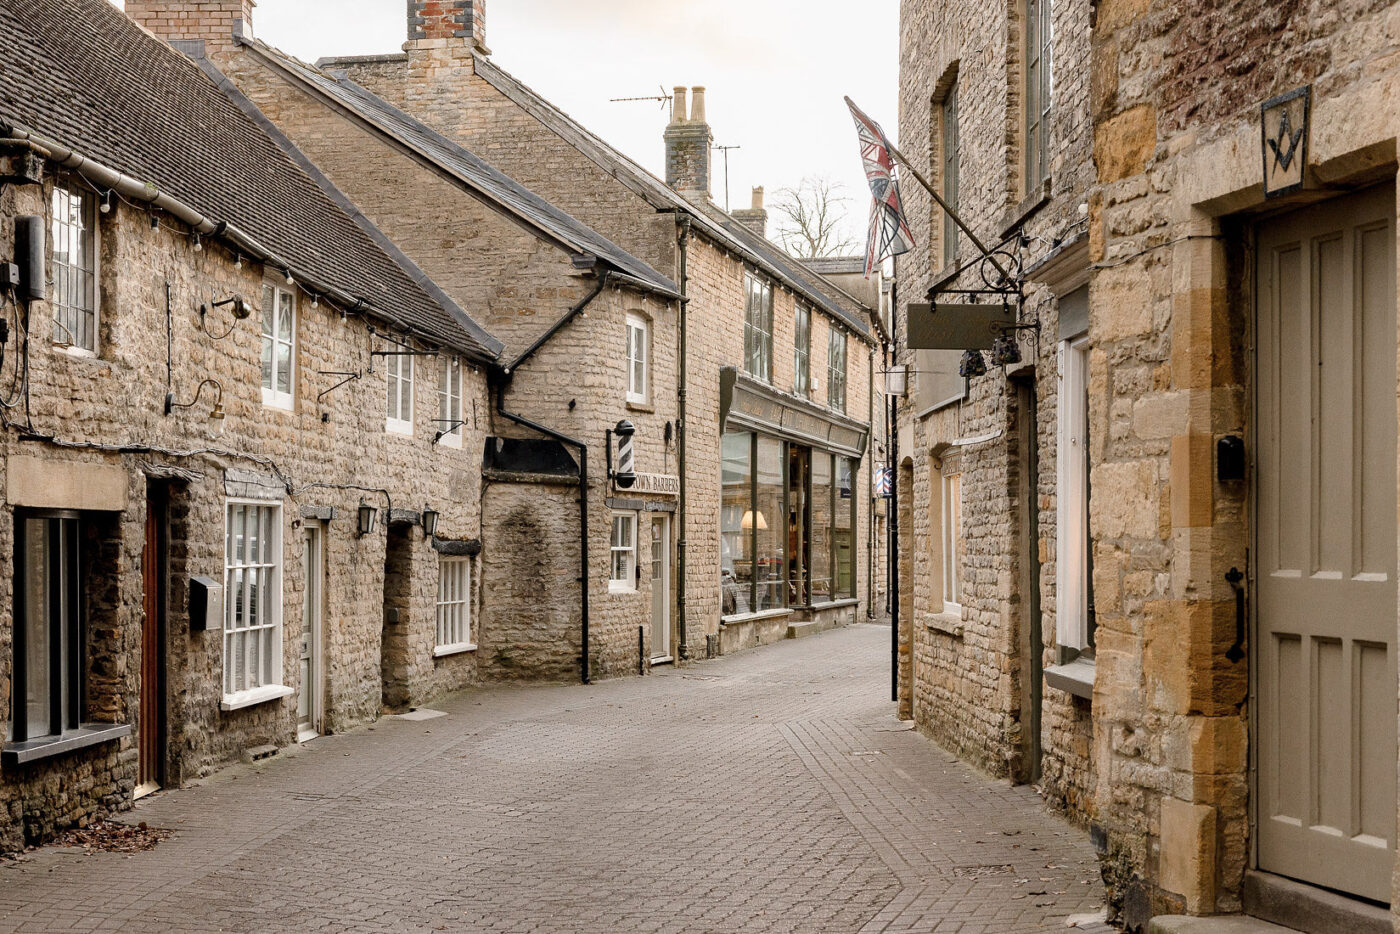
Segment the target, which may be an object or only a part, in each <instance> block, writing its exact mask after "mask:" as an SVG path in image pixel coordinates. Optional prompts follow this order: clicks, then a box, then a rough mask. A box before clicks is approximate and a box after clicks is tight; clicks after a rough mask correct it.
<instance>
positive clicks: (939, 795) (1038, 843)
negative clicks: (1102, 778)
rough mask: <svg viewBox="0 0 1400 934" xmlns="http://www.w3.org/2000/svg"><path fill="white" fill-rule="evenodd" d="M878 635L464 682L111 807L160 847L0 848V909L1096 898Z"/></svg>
mask: <svg viewBox="0 0 1400 934" xmlns="http://www.w3.org/2000/svg"><path fill="white" fill-rule="evenodd" d="M888 640H889V629H888V628H887V627H882V626H865V625H863V626H857V627H852V628H848V629H844V630H838V631H834V632H831V633H827V634H823V635H820V636H816V637H813V638H808V639H802V640H798V641H796V642H786V643H782V644H779V645H776V646H772V647H768V648H763V649H758V650H754V651H750V652H745V653H741V654H739V655H734V656H729V657H726V658H723V659H719V660H716V661H711V662H704V663H701V664H697V665H693V666H691V667H688V668H685V669H681V670H673V669H669V668H667V669H660V670H657V671H656V672H655V673H654V674H653V675H651V676H650V677H647V678H634V679H624V680H616V681H609V682H605V683H602V684H596V685H593V686H588V687H585V686H550V687H491V688H485V689H480V690H473V691H468V692H466V693H462V694H459V695H456V696H454V697H452V698H451V699H450V700H447V701H445V702H444V703H442V704H440V705H438V709H440V710H442V711H445V713H446V716H436V717H431V718H429V719H403V718H393V719H385V720H381V721H380V722H379V723H377V724H376V725H375V726H373V727H370V728H366V729H361V730H358V731H355V732H352V733H349V734H345V735H340V736H331V737H323V738H320V739H317V740H315V741H314V742H312V743H311V744H309V745H308V746H305V747H302V748H300V749H291V750H283V751H282V752H281V753H280V754H279V755H277V756H275V757H273V758H271V759H267V760H264V761H262V762H259V763H257V764H256V765H254V766H240V767H236V768H233V769H230V770H227V771H226V772H224V773H221V774H218V775H216V776H215V777H213V778H212V779H210V780H208V781H206V782H203V783H200V784H199V785H197V786H194V787H190V788H187V789H184V790H180V791H173V792H167V793H162V794H157V795H155V796H152V797H150V798H147V799H145V800H143V801H142V802H141V803H140V805H139V806H138V807H137V808H136V809H135V810H134V811H133V812H131V813H129V814H126V815H123V820H125V821H127V822H133V823H134V822H136V821H146V822H148V823H149V824H150V825H151V826H153V827H161V828H170V829H173V830H174V831H176V832H175V834H174V835H173V836H172V837H171V838H170V839H168V840H167V841H165V842H164V843H161V844H160V845H159V846H157V847H156V848H155V849H154V850H152V851H149V852H145V853H137V854H133V855H129V856H128V855H117V854H109V853H93V854H85V853H84V852H83V851H82V850H80V849H70V848H60V847H48V848H45V849H43V850H40V851H38V852H35V853H32V854H30V856H29V858H27V859H25V860H23V861H20V862H17V863H0V931H90V930H103V931H107V930H113V931H115V930H122V931H363V932H377V931H424V930H456V931H541V932H543V931H549V932H584V931H606V932H623V931H646V932H661V931H688V932H698V931H715V932H724V931H774V932H777V931H803V932H806V931H811V932H837V931H850V932H857V931H928V932H935V931H936V932H945V931H946V932H953V931H956V932H959V934H1015V932H1023V931H1026V932H1028V931H1043V930H1055V929H1059V930H1065V929H1066V919H1067V918H1069V917H1070V916H1071V915H1074V914H1077V913H1084V912H1091V911H1093V910H1095V909H1096V908H1097V907H1098V906H1099V905H1101V903H1102V902H1101V895H1102V889H1101V886H1100V883H1099V880H1098V873H1097V870H1096V867H1095V861H1094V858H1093V853H1092V851H1091V849H1090V846H1089V842H1088V838H1087V834H1085V833H1083V832H1080V831H1078V830H1075V829H1073V828H1071V827H1069V826H1068V825H1066V824H1064V823H1062V822H1060V821H1059V820H1057V819H1055V818H1054V817H1051V816H1049V815H1047V814H1046V813H1045V811H1044V810H1043V808H1042V806H1041V802H1040V799H1039V798H1038V797H1037V796H1036V794H1035V793H1034V792H1033V791H1032V790H1031V789H1029V788H1013V787H1010V786H1008V785H1007V784H1005V783H1004V782H997V781H991V780H988V779H986V778H984V777H982V776H980V775H978V774H976V773H974V772H972V771H970V770H969V769H967V768H966V767H964V766H962V765H960V764H959V763H957V762H956V760H954V759H953V758H952V757H951V756H950V755H949V754H947V753H945V752H943V751H942V750H940V749H939V748H938V747H937V746H935V745H933V744H931V743H930V742H928V741H927V740H925V739H923V738H922V737H920V736H918V735H917V734H915V733H913V732H910V731H909V730H908V729H907V726H906V725H905V724H901V723H899V722H898V721H897V720H895V719H894V716H893V710H894V707H893V704H891V703H890V702H889V701H888V700H887V697H888V669H887V667H886V666H887V665H888V653H887V647H888V644H889V643H888ZM837 660H839V662H840V663H839V664H836V662H837ZM426 713H428V712H426V711H419V712H418V714H417V715H423V714H426ZM1081 930H1088V931H1099V932H1106V931H1108V930H1109V929H1108V928H1107V927H1105V926H1103V925H1099V924H1093V923H1087V924H1086V925H1085V926H1084V927H1083V928H1081Z"/></svg>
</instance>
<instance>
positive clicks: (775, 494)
mask: <svg viewBox="0 0 1400 934" xmlns="http://www.w3.org/2000/svg"><path fill="white" fill-rule="evenodd" d="M755 453H756V464H757V470H756V471H755V476H754V501H753V507H752V509H751V510H750V515H749V525H750V526H751V527H752V531H753V536H754V556H755V561H754V574H753V577H754V609H755V610H758V611H762V610H774V609H778V608H780V607H784V606H787V583H786V577H787V561H786V560H785V557H784V551H785V545H786V544H787V543H786V542H785V541H784V536H783V527H782V521H781V517H782V515H783V497H784V494H785V492H786V489H785V488H786V485H787V477H786V474H785V472H784V468H785V467H786V464H785V459H786V457H787V452H786V451H785V450H784V446H783V442H781V441H779V440H778V439H777V438H769V437H765V436H763V435H759V436H758V438H757V447H756V452H755ZM741 524H742V523H741Z"/></svg>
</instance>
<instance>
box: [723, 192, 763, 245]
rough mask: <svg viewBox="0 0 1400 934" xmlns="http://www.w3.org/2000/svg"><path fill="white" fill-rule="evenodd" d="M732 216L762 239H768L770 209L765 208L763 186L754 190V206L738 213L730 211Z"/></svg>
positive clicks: (741, 209)
mask: <svg viewBox="0 0 1400 934" xmlns="http://www.w3.org/2000/svg"><path fill="white" fill-rule="evenodd" d="M729 213H730V215H731V216H732V217H733V218H734V219H735V220H736V221H738V222H739V223H741V224H743V225H744V226H745V227H747V228H749V230H752V231H753V232H754V233H756V234H758V235H759V236H760V237H763V238H765V239H767V237H768V209H767V208H765V207H764V206H763V186H762V185H759V186H758V187H757V188H755V189H754V190H753V206H752V207H749V208H740V209H739V210H737V211H730V212H729Z"/></svg>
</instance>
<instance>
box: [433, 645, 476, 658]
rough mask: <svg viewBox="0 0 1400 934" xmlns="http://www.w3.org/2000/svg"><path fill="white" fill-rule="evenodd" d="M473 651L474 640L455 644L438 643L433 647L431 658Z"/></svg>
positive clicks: (474, 647)
mask: <svg viewBox="0 0 1400 934" xmlns="http://www.w3.org/2000/svg"><path fill="white" fill-rule="evenodd" d="M475 651H476V643H475V642H458V643H456V644H455V645H440V646H438V647H437V648H435V649H433V658H442V657H443V656H444V655H461V654H462V653H463V652H475Z"/></svg>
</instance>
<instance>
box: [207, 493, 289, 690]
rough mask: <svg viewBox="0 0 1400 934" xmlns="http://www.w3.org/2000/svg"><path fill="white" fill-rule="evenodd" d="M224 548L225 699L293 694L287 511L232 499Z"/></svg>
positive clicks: (278, 507) (229, 505)
mask: <svg viewBox="0 0 1400 934" xmlns="http://www.w3.org/2000/svg"><path fill="white" fill-rule="evenodd" d="M224 540H225V544H224V699H223V704H222V706H223V708H224V709H225V710H232V709H236V708H238V707H242V706H247V705H248V704H252V703H258V702H260V701H263V700H271V699H273V698H275V697H284V696H286V695H287V694H290V693H291V690H290V689H289V688H285V687H283V686H282V684H281V680H282V507H281V506H280V505H269V504H266V503H250V502H239V501H230V502H229V504H228V525H227V528H226V530H225V539H224Z"/></svg>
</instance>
